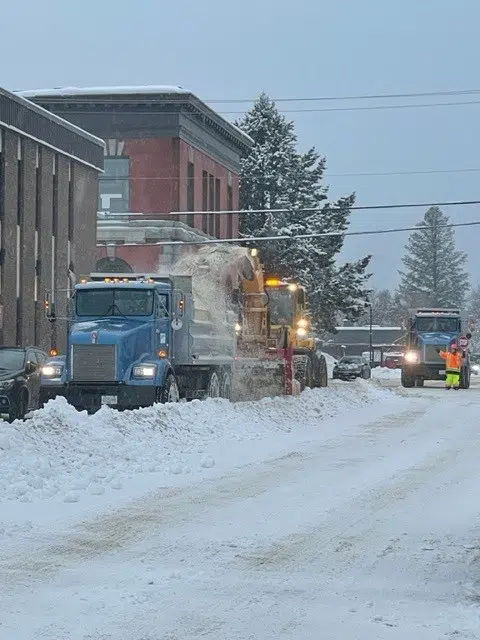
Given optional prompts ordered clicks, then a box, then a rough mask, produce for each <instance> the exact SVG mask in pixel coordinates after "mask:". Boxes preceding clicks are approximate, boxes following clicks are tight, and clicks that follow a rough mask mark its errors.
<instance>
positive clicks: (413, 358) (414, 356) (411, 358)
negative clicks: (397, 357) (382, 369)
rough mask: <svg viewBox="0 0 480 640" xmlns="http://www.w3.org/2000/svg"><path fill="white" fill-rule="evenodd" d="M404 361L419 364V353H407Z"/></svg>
mask: <svg viewBox="0 0 480 640" xmlns="http://www.w3.org/2000/svg"><path fill="white" fill-rule="evenodd" d="M403 359H404V360H405V362H408V364H414V363H415V362H418V353H417V352H416V351H407V352H406V353H405V355H404V357H403Z"/></svg>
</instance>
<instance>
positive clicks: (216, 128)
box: [21, 87, 253, 251]
mask: <svg viewBox="0 0 480 640" xmlns="http://www.w3.org/2000/svg"><path fill="white" fill-rule="evenodd" d="M21 95H23V96H25V97H28V98H29V99H31V100H33V101H35V103H36V104H38V105H41V106H42V107H44V108H46V109H48V110H49V111H52V112H53V113H55V114H57V115H59V116H61V117H62V118H65V119H66V120H68V121H70V122H72V123H74V124H75V125H77V126H79V127H82V128H83V129H86V130H87V131H90V132H92V133H93V134H94V135H96V136H98V137H100V138H102V139H103V140H105V143H106V147H105V154H106V155H105V173H104V175H103V176H102V177H101V179H100V191H99V206H98V208H99V211H102V212H105V213H117V214H122V213H123V214H126V213H129V212H134V213H142V214H144V216H146V217H150V218H155V219H162V218H165V217H166V214H169V213H170V212H172V211H185V212H194V211H196V212H203V211H205V212H208V211H215V210H216V211H219V210H232V211H234V210H238V208H239V174H240V159H241V157H242V155H244V154H245V153H247V152H248V150H249V149H250V147H251V146H252V144H253V141H252V139H251V138H250V137H249V136H248V135H246V134H245V133H244V132H242V131H240V130H239V129H238V128H237V127H235V126H234V125H232V124H231V123H230V122H228V121H227V120H225V119H224V118H223V117H222V116H220V115H219V114H218V113H216V112H215V111H214V110H212V109H211V108H210V107H208V106H207V105H206V104H205V103H204V102H202V101H201V100H199V98H197V97H196V96H195V95H193V94H192V93H191V92H190V91H188V90H185V89H181V88H179V87H98V88H90V89H81V88H78V89H77V88H63V89H53V90H44V91H28V92H22V94H21ZM175 219H176V220H177V221H180V222H183V223H185V224H187V225H188V226H190V227H194V228H196V229H199V230H201V231H203V232H204V233H206V234H208V235H210V236H214V237H218V238H227V237H230V238H231V237H234V238H236V237H238V215H235V214H232V215H224V216H211V215H210V216H208V215H204V214H203V213H197V214H194V213H186V215H181V216H177V217H175ZM158 250H159V251H160V249H158Z"/></svg>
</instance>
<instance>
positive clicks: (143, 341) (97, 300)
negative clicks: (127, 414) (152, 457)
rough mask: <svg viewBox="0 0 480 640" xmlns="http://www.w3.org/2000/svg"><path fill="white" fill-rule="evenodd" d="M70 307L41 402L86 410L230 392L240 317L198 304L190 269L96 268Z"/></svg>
mask: <svg viewBox="0 0 480 640" xmlns="http://www.w3.org/2000/svg"><path fill="white" fill-rule="evenodd" d="M52 298H53V296H52V294H47V298H46V300H45V308H46V314H47V317H48V318H49V320H50V321H51V322H55V321H58V320H60V319H61V318H59V317H57V315H56V312H55V302H54V300H53V299H52ZM69 306H70V311H69V312H68V313H67V314H66V317H65V318H63V320H66V321H68V323H69V328H68V338H67V349H66V353H65V355H58V356H56V357H53V358H50V359H49V360H48V361H47V362H46V363H45V365H44V367H43V369H42V375H41V387H40V406H43V405H44V404H45V403H46V402H47V401H48V400H50V399H51V398H55V397H56V396H59V395H61V396H64V397H65V398H66V399H67V401H68V402H69V403H70V404H71V405H73V406H74V407H75V408H77V409H78V410H85V409H86V410H87V411H88V412H89V413H94V412H95V411H97V410H98V409H99V408H100V407H101V406H102V405H108V406H111V407H114V408H117V409H120V410H123V409H135V408H139V407H145V406H150V405H152V404H154V403H155V402H176V401H179V399H180V398H185V399H194V398H198V399H202V398H205V397H209V396H210V397H224V398H229V397H230V394H231V389H232V368H233V364H234V359H235V354H236V334H235V322H236V318H235V317H234V318H229V317H225V318H222V319H220V320H219V319H218V318H212V317H211V315H210V314H209V313H208V312H207V311H205V310H202V309H199V308H195V304H194V297H193V292H192V276H169V277H161V276H157V275H153V276H151V275H148V274H116V275H112V274H91V276H90V277H89V278H84V279H83V280H82V281H81V283H80V284H77V285H76V286H75V290H74V294H73V296H72V298H71V300H70V303H69ZM227 315H228V314H227Z"/></svg>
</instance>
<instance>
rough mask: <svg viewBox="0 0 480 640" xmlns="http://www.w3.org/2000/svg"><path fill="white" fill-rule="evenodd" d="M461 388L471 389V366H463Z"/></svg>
mask: <svg viewBox="0 0 480 640" xmlns="http://www.w3.org/2000/svg"><path fill="white" fill-rule="evenodd" d="M460 389H470V368H469V367H463V369H462V372H461V375H460Z"/></svg>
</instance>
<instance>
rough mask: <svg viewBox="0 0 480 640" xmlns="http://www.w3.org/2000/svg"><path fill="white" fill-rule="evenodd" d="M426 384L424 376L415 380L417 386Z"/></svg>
mask: <svg viewBox="0 0 480 640" xmlns="http://www.w3.org/2000/svg"><path fill="white" fill-rule="evenodd" d="M424 384H425V380H424V379H423V378H417V379H416V380H415V386H416V387H423V386H424Z"/></svg>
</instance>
